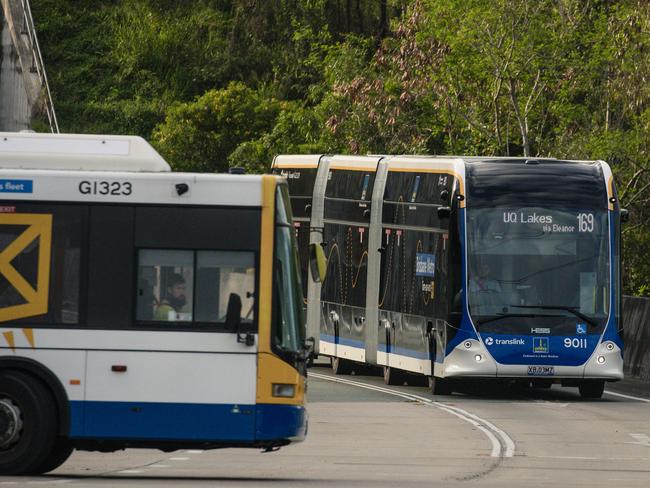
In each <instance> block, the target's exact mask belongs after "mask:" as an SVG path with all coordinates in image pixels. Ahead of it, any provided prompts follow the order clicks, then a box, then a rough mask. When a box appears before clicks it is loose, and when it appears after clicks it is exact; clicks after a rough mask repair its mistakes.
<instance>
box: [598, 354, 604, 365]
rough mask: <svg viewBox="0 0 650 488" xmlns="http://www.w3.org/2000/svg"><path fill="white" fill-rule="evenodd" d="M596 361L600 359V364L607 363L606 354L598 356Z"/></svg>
mask: <svg viewBox="0 0 650 488" xmlns="http://www.w3.org/2000/svg"><path fill="white" fill-rule="evenodd" d="M596 361H598V364H605V356H598V357H597V358H596Z"/></svg>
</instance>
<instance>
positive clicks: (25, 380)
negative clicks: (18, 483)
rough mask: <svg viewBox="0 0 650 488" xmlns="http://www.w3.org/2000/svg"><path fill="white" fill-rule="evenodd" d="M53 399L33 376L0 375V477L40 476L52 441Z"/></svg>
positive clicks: (54, 432)
mask: <svg viewBox="0 0 650 488" xmlns="http://www.w3.org/2000/svg"><path fill="white" fill-rule="evenodd" d="M56 411H57V410H56V406H55V404H54V398H53V397H52V395H51V393H50V392H49V391H48V390H47V388H46V387H45V385H44V384H43V383H42V382H41V381H39V380H38V379H36V378H34V377H33V376H31V375H29V374H26V373H23V372H21V371H16V370H5V371H2V372H0V475H21V474H40V473H41V472H42V471H39V468H40V467H41V466H42V464H43V463H44V462H45V460H46V459H48V457H49V456H50V455H51V454H52V450H53V449H54V445H55V441H56V430H57V414H56Z"/></svg>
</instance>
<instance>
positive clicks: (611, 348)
mask: <svg viewBox="0 0 650 488" xmlns="http://www.w3.org/2000/svg"><path fill="white" fill-rule="evenodd" d="M440 366H441V365H438V364H436V376H442V377H488V378H531V379H532V378H547V379H583V378H590V379H591V378H593V379H604V380H609V381H618V380H622V379H623V356H622V354H621V350H620V348H619V347H618V346H617V345H616V344H614V343H613V342H609V341H605V342H603V343H600V344H598V346H596V348H595V350H594V352H593V353H592V355H591V356H590V357H589V359H588V360H587V362H586V363H584V364H581V365H578V366H564V365H557V364H549V365H548V366H551V367H552V374H550V373H551V372H550V371H549V370H547V373H549V374H543V375H538V374H531V371H530V370H529V365H528V364H501V363H498V362H496V361H495V360H494V358H493V357H492V355H491V354H490V353H489V352H488V350H487V348H486V347H485V346H484V345H483V344H482V343H481V342H479V341H476V340H467V341H465V342H463V343H461V344H459V345H458V346H456V347H455V348H454V350H453V351H452V352H451V353H450V354H449V355H448V356H447V357H446V358H445V364H444V367H443V368H440Z"/></svg>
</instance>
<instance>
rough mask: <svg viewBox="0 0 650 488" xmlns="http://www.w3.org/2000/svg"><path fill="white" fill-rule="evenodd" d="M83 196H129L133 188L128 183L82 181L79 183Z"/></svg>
mask: <svg viewBox="0 0 650 488" xmlns="http://www.w3.org/2000/svg"><path fill="white" fill-rule="evenodd" d="M79 193H81V194H82V195H115V196H129V195H130V194H131V193H133V186H132V185H131V183H130V182H128V181H82V182H80V183H79Z"/></svg>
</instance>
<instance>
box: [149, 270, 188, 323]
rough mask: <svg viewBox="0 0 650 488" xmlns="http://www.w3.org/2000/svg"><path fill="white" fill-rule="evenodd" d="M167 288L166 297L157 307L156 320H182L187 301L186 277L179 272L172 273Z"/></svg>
mask: <svg viewBox="0 0 650 488" xmlns="http://www.w3.org/2000/svg"><path fill="white" fill-rule="evenodd" d="M165 290H166V291H165V297H164V298H163V299H162V300H161V301H160V303H159V304H158V306H157V307H156V312H155V314H154V320H162V321H168V320H180V318H181V317H180V314H181V311H182V309H183V307H184V306H185V303H186V302H187V299H186V298H185V293H186V291H187V287H186V285H185V278H183V277H182V276H181V275H180V274H178V273H174V274H172V275H170V276H169V278H168V279H167V287H166V288H165Z"/></svg>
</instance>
